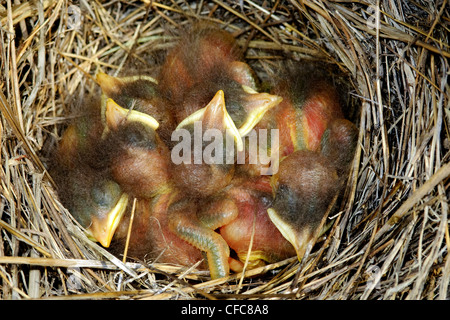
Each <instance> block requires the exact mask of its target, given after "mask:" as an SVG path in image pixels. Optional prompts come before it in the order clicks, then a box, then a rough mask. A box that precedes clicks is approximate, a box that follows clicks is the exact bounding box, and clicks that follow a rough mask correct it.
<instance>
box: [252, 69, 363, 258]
mask: <svg viewBox="0 0 450 320" xmlns="http://www.w3.org/2000/svg"><path fill="white" fill-rule="evenodd" d="M273 93H275V94H277V95H280V96H282V97H283V102H282V103H281V104H280V105H279V106H277V107H276V108H274V109H272V110H271V111H270V112H269V113H268V114H267V117H265V118H264V119H263V120H262V121H261V122H260V125H261V126H267V127H269V128H278V129H279V147H278V148H279V149H278V154H279V157H280V160H281V161H280V164H279V170H278V172H277V173H276V174H274V175H273V176H272V181H271V184H272V187H273V194H274V202H273V204H272V206H271V207H270V208H269V209H268V213H269V217H270V219H271V220H272V222H273V223H274V224H275V225H276V226H277V228H278V229H279V230H280V232H281V233H282V234H283V235H284V237H285V238H286V239H288V240H289V241H290V242H291V243H292V245H293V246H294V248H295V250H296V252H297V256H298V258H299V260H301V259H302V258H303V257H304V256H305V255H308V254H309V252H310V250H311V249H312V246H313V244H314V243H315V241H316V238H317V236H318V234H319V233H320V231H321V229H322V226H323V225H324V222H325V219H326V217H327V215H328V213H329V211H330V210H331V208H332V207H333V205H334V203H335V200H336V198H337V196H338V193H339V191H340V190H341V187H342V185H343V182H344V181H345V179H346V175H347V174H348V170H349V166H350V163H351V161H352V160H353V155H354V151H355V149H356V140H357V129H356V127H355V126H354V125H353V124H352V123H351V122H350V121H348V120H346V119H344V118H343V112H342V109H341V105H340V97H339V95H338V92H337V90H336V88H335V87H334V86H333V84H332V82H331V81H330V80H329V78H328V77H327V75H326V73H325V72H324V71H323V70H321V69H320V68H319V67H318V66H317V65H314V64H305V65H301V66H297V67H296V68H293V69H290V70H289V71H288V72H287V74H284V75H283V78H282V80H281V81H280V82H279V83H278V84H277V85H276V86H275V88H274V89H273Z"/></svg>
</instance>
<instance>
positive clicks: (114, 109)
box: [105, 98, 159, 130]
mask: <svg viewBox="0 0 450 320" xmlns="http://www.w3.org/2000/svg"><path fill="white" fill-rule="evenodd" d="M105 119H106V124H107V127H108V128H114V129H115V128H117V127H118V126H119V125H120V124H121V123H123V122H124V121H136V122H141V123H143V124H145V125H147V126H149V127H150V128H152V129H153V130H156V129H158V127H159V123H158V121H156V119H155V118H153V117H152V116H150V115H148V114H146V113H143V112H139V111H136V110H129V109H125V108H122V107H121V106H119V105H118V104H117V103H116V102H115V101H114V100H113V99H111V98H108V99H107V100H106V110H105Z"/></svg>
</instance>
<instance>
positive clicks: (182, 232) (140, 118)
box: [103, 99, 229, 278]
mask: <svg viewBox="0 0 450 320" xmlns="http://www.w3.org/2000/svg"><path fill="white" fill-rule="evenodd" d="M219 102H220V101H219ZM220 105H221V104H220V103H219V104H218V106H219V107H220ZM222 108H223V103H222ZM208 112H209V111H208ZM208 112H207V113H206V114H207V115H208ZM211 112H212V113H215V111H214V112H213V111H212V110H211ZM219 113H220V112H219ZM222 115H223V113H222ZM209 121H212V122H211V123H215V122H214V121H215V118H214V116H213V115H211V117H209V116H208V117H207V119H205V122H206V123H209ZM105 122H106V124H107V126H108V131H107V134H106V136H105V137H104V144H105V147H104V148H103V149H104V150H107V153H106V154H105V155H104V156H103V157H104V158H105V159H110V160H109V162H108V163H109V166H110V167H111V172H112V176H113V177H114V180H115V181H117V182H118V183H119V184H120V186H121V187H122V188H123V189H124V190H126V192H127V193H128V194H129V195H130V196H133V197H136V198H137V204H136V212H135V218H134V219H133V221H132V231H131V237H130V241H129V247H128V252H129V253H130V254H132V255H133V254H136V255H141V256H142V255H146V257H148V258H152V259H158V261H160V262H166V263H182V264H187V265H191V264H192V263H193V262H197V261H199V260H201V257H202V252H204V253H205V254H206V257H207V265H208V266H209V269H210V271H211V276H212V277H213V278H218V277H223V276H226V275H227V274H228V272H229V267H228V257H229V249H228V245H227V244H226V242H225V241H224V240H223V239H222V237H221V236H220V235H219V234H218V233H216V232H215V231H214V230H213V229H211V227H210V226H208V225H204V224H203V223H202V221H200V220H199V219H198V217H197V212H198V211H199V208H198V199H197V198H196V197H195V196H190V195H188V194H187V193H186V191H185V190H184V189H180V188H178V187H177V186H176V184H174V182H173V180H174V179H173V178H171V177H172V174H173V173H172V172H171V170H170V166H169V165H170V161H171V160H170V155H169V152H168V150H167V148H165V146H164V143H163V142H162V141H161V140H160V139H159V138H158V132H157V125H156V124H157V122H156V123H155V120H154V119H153V118H152V117H150V116H149V115H147V114H143V113H140V112H138V111H135V110H126V109H123V108H121V107H120V106H118V105H117V104H116V103H115V102H114V101H113V100H112V99H108V101H107V102H106V110H105ZM219 123H223V119H222V122H220V121H219ZM108 146H109V147H108ZM129 216H130V213H129V212H127V214H126V216H125V218H124V221H127V220H128V221H129ZM126 225H127V223H126V222H123V224H121V225H120V227H119V229H118V231H117V232H116V237H115V242H114V244H115V245H114V247H115V250H117V249H118V248H123V247H124V245H125V243H124V241H125V239H126V234H127V233H126V232H127V227H126Z"/></svg>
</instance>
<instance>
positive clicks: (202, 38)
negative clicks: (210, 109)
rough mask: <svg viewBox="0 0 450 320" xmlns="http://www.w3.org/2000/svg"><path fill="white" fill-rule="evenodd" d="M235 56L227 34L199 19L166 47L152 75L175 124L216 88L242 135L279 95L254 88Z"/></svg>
mask: <svg viewBox="0 0 450 320" xmlns="http://www.w3.org/2000/svg"><path fill="white" fill-rule="evenodd" d="M240 58H241V52H240V49H239V47H238V45H237V43H236V41H235V39H234V38H233V36H232V35H231V34H230V33H228V32H226V31H223V30H221V29H219V28H217V27H216V26H214V25H211V24H205V23H199V24H197V25H195V26H194V27H193V28H192V30H191V31H190V32H189V33H187V34H186V35H185V36H184V37H183V39H182V40H181V41H180V43H179V44H178V45H177V46H176V47H175V48H174V49H173V50H171V51H170V52H169V54H168V56H167V59H166V61H165V63H164V64H163V66H162V68H161V72H160V75H159V78H158V83H159V92H161V95H162V96H164V97H165V99H166V102H167V103H168V105H169V106H170V108H171V110H172V111H173V113H174V115H175V121H176V122H177V124H180V123H181V122H182V121H183V120H185V119H186V118H188V117H190V116H194V114H195V116H194V117H197V118H198V117H199V115H198V114H197V112H199V113H202V112H203V108H204V107H205V106H206V105H207V104H208V103H209V102H210V101H211V99H212V98H213V97H214V96H215V95H216V93H217V92H218V91H219V90H222V91H223V92H224V96H225V100H226V110H227V112H228V114H229V116H230V117H231V119H232V120H233V121H234V122H235V126H236V127H237V128H238V129H239V133H240V135H241V136H244V135H246V134H247V133H248V132H249V131H250V130H251V129H252V128H253V127H254V126H255V124H256V123H257V122H258V121H259V120H260V119H261V118H262V116H263V115H264V113H265V112H266V111H267V110H269V109H271V108H273V107H274V106H275V105H277V104H278V103H279V102H280V101H281V98H280V97H278V96H274V95H270V94H268V93H258V92H257V91H256V90H257V80H256V76H255V74H254V72H253V71H252V69H251V68H250V67H249V66H248V65H247V64H246V63H244V62H242V61H239V59H240Z"/></svg>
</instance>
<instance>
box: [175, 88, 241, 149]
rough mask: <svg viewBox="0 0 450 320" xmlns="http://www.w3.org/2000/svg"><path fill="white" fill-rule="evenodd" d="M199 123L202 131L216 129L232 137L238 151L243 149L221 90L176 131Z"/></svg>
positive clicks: (182, 122) (186, 119) (181, 123)
mask: <svg viewBox="0 0 450 320" xmlns="http://www.w3.org/2000/svg"><path fill="white" fill-rule="evenodd" d="M196 121H201V122H202V126H203V129H218V130H220V131H222V132H227V133H229V134H231V135H232V137H233V138H234V141H235V143H236V148H237V150H238V151H242V150H243V149H244V144H243V142H242V137H241V135H240V134H239V130H238V129H237V128H236V125H235V124H234V121H233V120H232V119H231V117H230V115H229V113H228V111H227V108H226V106H225V96H224V92H223V90H219V91H217V93H216V94H215V95H214V97H213V98H212V100H211V101H210V102H209V103H208V104H207V105H206V107H204V108H202V109H200V110H197V111H196V112H194V113H193V114H191V115H190V116H188V117H187V118H185V119H184V120H183V121H181V122H180V124H179V125H178V126H177V130H179V129H181V128H183V127H186V126H189V125H193V124H194V122H196Z"/></svg>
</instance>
